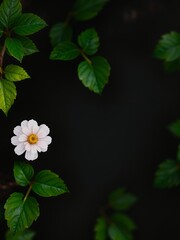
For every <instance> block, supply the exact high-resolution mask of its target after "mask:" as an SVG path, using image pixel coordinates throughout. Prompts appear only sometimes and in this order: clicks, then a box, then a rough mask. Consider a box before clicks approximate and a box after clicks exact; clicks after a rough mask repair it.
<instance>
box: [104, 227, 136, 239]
mask: <svg viewBox="0 0 180 240" xmlns="http://www.w3.org/2000/svg"><path fill="white" fill-rule="evenodd" d="M108 235H109V238H110V239H111V240H131V239H132V238H131V235H129V234H126V233H123V232H122V231H121V230H120V229H119V228H117V227H116V226H115V225H114V224H111V225H110V226H109V228H108Z"/></svg>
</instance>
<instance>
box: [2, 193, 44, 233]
mask: <svg viewBox="0 0 180 240" xmlns="http://www.w3.org/2000/svg"><path fill="white" fill-rule="evenodd" d="M4 208H5V219H6V220H7V225H8V227H9V228H10V230H11V231H12V232H13V233H17V232H20V231H23V230H24V229H25V228H29V227H30V226H31V224H32V223H33V221H35V220H37V218H38V217H39V204H38V202H37V201H36V199H35V198H34V197H27V198H24V195H23V194H22V193H18V192H14V193H13V194H11V196H10V197H9V198H8V199H7V201H6V203H5V205H4Z"/></svg>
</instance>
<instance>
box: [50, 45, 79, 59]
mask: <svg viewBox="0 0 180 240" xmlns="http://www.w3.org/2000/svg"><path fill="white" fill-rule="evenodd" d="M79 54H80V52H79V49H78V47H77V46H76V44H74V43H73V42H68V41H66V42H61V43H59V44H58V45H57V46H56V47H55V48H54V49H53V51H52V52H51V55H50V59H52V60H65V61H67V60H72V59H75V58H77V57H78V56H79Z"/></svg>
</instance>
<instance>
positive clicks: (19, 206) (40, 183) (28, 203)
mask: <svg viewBox="0 0 180 240" xmlns="http://www.w3.org/2000/svg"><path fill="white" fill-rule="evenodd" d="M14 178H15V181H16V183H17V184H18V185H19V186H22V187H26V186H29V188H28V190H27V193H26V194H24V193H21V192H14V193H12V194H11V195H10V197H9V198H8V199H7V201H6V203H5V205H4V208H5V219H6V220H7V225H8V227H9V228H10V233H8V234H17V236H18V234H20V235H21V232H23V231H24V230H25V229H26V228H29V227H30V226H31V224H32V223H33V221H35V220H37V218H38V217H39V215H40V210H39V204H38V202H37V200H36V198H35V197H34V196H30V192H31V190H32V191H33V192H34V193H36V194H37V195H39V196H41V197H52V196H58V195H61V194H64V193H66V192H68V188H67V186H66V185H65V183H64V182H63V180H62V179H61V178H60V177H59V176H58V175H57V174H56V173H54V172H51V171H50V170H42V171H40V172H37V173H36V174H35V173H34V169H33V167H32V166H31V165H30V164H27V163H24V162H15V165H14ZM23 234H24V233H23ZM15 239H16V238H15ZM17 239H19V238H17ZM20 239H21V238H20Z"/></svg>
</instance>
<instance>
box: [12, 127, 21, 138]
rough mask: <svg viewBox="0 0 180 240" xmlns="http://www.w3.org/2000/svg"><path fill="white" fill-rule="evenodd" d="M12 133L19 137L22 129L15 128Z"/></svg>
mask: <svg viewBox="0 0 180 240" xmlns="http://www.w3.org/2000/svg"><path fill="white" fill-rule="evenodd" d="M13 133H14V134H15V135H16V136H19V135H21V134H22V128H21V126H17V127H15V128H14V130H13Z"/></svg>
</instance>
